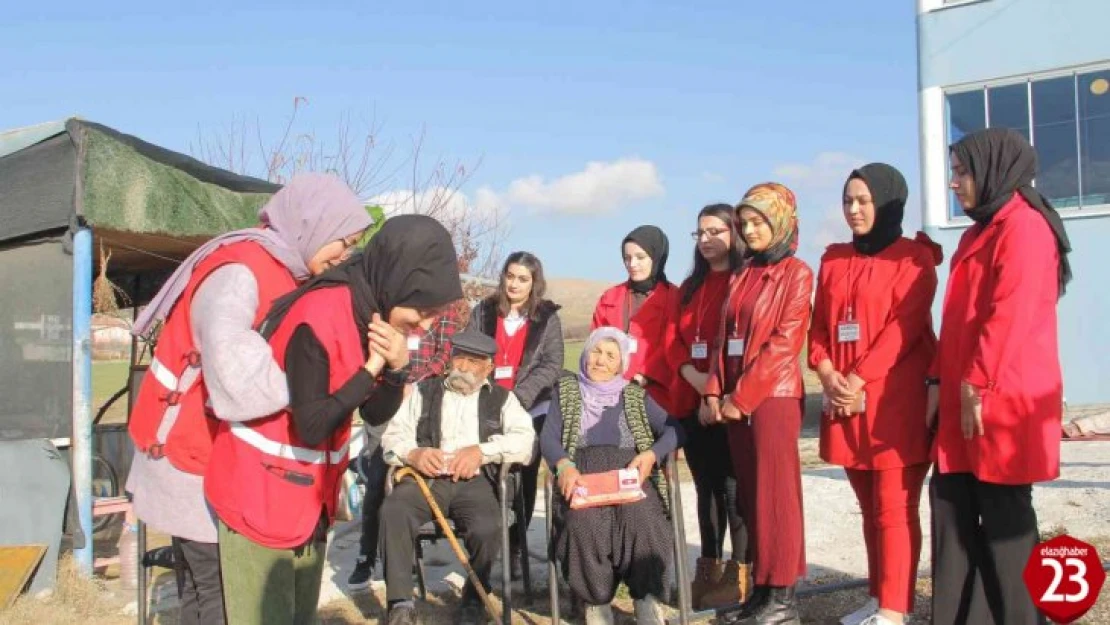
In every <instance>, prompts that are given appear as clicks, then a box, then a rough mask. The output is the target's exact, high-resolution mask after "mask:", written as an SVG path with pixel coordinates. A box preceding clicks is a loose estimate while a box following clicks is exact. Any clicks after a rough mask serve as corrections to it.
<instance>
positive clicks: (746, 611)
mask: <svg viewBox="0 0 1110 625" xmlns="http://www.w3.org/2000/svg"><path fill="white" fill-rule="evenodd" d="M770 594H771V587H770V586H759V585H756V586H755V587H754V588H752V592H751V594H750V595H748V600H747V601H745V602H744V604H743V605H741V606H740V610H739V611H738V612H733V613H732V614H727V615H725V616H723V617H721V619H720V622H721V623H723V624H724V625H737V624H738V623H741V622H746V619H748V618H749V617H751V616H752V615H753V614H755V613H756V612H758V611H759V610H760V608H762V607H763V604H765V603H767V600H768V599H769V598H770Z"/></svg>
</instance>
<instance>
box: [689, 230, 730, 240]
mask: <svg viewBox="0 0 1110 625" xmlns="http://www.w3.org/2000/svg"><path fill="white" fill-rule="evenodd" d="M728 231H729V230H728V228H705V229H704V230H695V231H693V232H691V233H690V238H692V239H693V240H694V241H701V238H702V237H703V236H706V237H709V238H713V237H716V236H720V235H722V234H724V233H726V232H728Z"/></svg>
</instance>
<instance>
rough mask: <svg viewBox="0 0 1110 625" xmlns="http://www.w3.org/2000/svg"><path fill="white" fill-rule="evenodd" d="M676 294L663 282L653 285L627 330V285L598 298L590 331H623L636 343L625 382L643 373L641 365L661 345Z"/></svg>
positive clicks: (613, 289) (671, 285) (629, 292)
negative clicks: (602, 329) (600, 329)
mask: <svg viewBox="0 0 1110 625" xmlns="http://www.w3.org/2000/svg"><path fill="white" fill-rule="evenodd" d="M676 290H677V289H676V287H675V286H674V285H673V284H669V283H663V282H660V283H659V284H656V285H655V288H654V289H653V290H652V291H651V293H650V294H648V297H647V299H646V300H644V303H643V305H641V306H640V309H639V310H637V311H636V314H635V315H632V316H631V319H629V320H628V321H629V323H628V327H627V328H626V327H625V318H626V315H627V314H628V313H627V312H626V311H627V310H628V309H629V304H630V303H631V299H630V298H631V295H632V293H631V289H630V288H629V287H628V283H627V282H622V283H621V284H618V285H616V286H614V287H613V288H611V289H609V290H607V291H605V292H604V293H602V294H601V299H600V300H598V302H597V308H595V309H594V319H593V323H592V324H591V325H590V330H591V331H593V330H596V329H598V328H600V327H602V326H612V327H614V328H618V329H620V330H624V331H625V332H627V333H628V334H629V336H631V337H632V338H634V339H635V340H636V351H635V352H633V354H632V357H631V358H630V359H629V366H628V371H625V372H624V377H625V378H626V379H629V380H631V379H632V378H633V377H635V376H636V375H637V374H639V373H643V371H644V363H645V362H646V361H647V359H648V358H649V357H650V356H651V354H652V353H653V352H655V351H656V350H658V349H659V348H660V346H662V345H663V339H664V335H665V334H666V331H667V317H668V314H669V312H670V306H671V298H672V297H673V296H674V291H676Z"/></svg>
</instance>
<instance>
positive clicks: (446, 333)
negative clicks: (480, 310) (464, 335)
mask: <svg viewBox="0 0 1110 625" xmlns="http://www.w3.org/2000/svg"><path fill="white" fill-rule="evenodd" d="M458 327H459V313H458V311H456V310H455V308H454V307H452V308H450V309H449V310H448V311H447V312H446V313H444V314H443V315H440V317H439V318H438V319H437V320H436V321H435V323H433V324H432V327H431V329H429V330H428V331H427V332H423V333H422V334H421V335H420V347H419V348H418V349H416V350H415V351H412V352H410V353H409V363H410V368H409V378H408V382H409V384H415V383H417V382H419V381H421V380H423V379H424V378H428V377H431V376H434V375H442V374H443V372H444V371H446V370H447V361H448V360H450V359H451V337H453V336H454V335H455V330H457V329H458Z"/></svg>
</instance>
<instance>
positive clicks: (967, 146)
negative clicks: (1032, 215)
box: [949, 128, 1072, 295]
mask: <svg viewBox="0 0 1110 625" xmlns="http://www.w3.org/2000/svg"><path fill="white" fill-rule="evenodd" d="M949 149H950V150H951V151H952V153H953V154H955V155H956V158H958V159H959V160H960V163H961V164H963V166H964V167H966V168H967V170H968V172H969V173H970V174H971V176H972V178H974V180H975V191H976V193H977V194H978V197H977V198H975V208H971V209H967V210H965V211H964V212H965V213H967V216H968V217H970V218H972V219H973V220H975V222H976V223H980V224H983V225H986V224H989V223H990V222H991V219H993V218H994V216H995V214H997V213H998V211H1000V210H1002V207H1003V206H1005V205H1006V203H1007V202H1009V201H1010V199H1011V198H1013V196H1014V192H1015V191H1016V192H1018V193H1020V194H1021V196H1022V197H1023V198H1025V201H1026V202H1028V203H1029V205H1030V206H1032V207H1033V209H1034V210H1036V211H1037V212H1038V213H1040V214H1041V216H1042V217H1044V218H1045V221H1047V222H1048V227H1049V228H1051V229H1052V234H1053V235H1055V237H1056V247H1057V249H1058V250H1059V252H1060V267H1059V269H1058V276H1059V277H1058V279H1059V288H1060V291H1059V292H1060V295H1063V294H1064V291H1065V289H1066V287H1067V284H1068V282H1071V278H1072V273H1071V263H1069V262H1068V253H1070V252H1071V242H1070V241H1069V240H1068V233H1067V231H1066V230H1064V220H1063V219H1061V218H1060V214H1059V213H1057V212H1056V209H1055V208H1053V207H1052V204H1051V203H1050V202H1049V201H1048V198H1046V197H1044V196H1043V195H1041V194H1040V192H1039V191H1037V190H1036V189H1034V188H1033V178H1034V176H1036V174H1037V153H1036V152H1035V151H1033V146H1031V145H1029V142H1028V141H1027V140H1026V139H1025V136H1024V135H1022V134H1021V133H1019V132H1017V131H1015V130H1010V129H1009V128H988V129H987V130H980V131H978V132H974V133H971V134H970V135H967V136H966V137H964V138H963V139H960V140H959V141H958V142H956V143H955V144H953V145H952V146H951V148H949Z"/></svg>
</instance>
